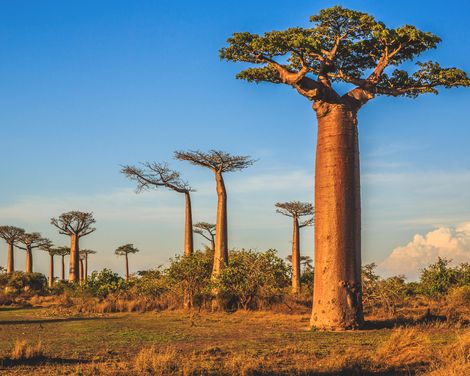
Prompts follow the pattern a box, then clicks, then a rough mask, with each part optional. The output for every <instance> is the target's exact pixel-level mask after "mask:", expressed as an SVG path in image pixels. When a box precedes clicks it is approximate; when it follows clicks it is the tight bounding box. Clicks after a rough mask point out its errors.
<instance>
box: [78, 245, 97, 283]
mask: <svg viewBox="0 0 470 376" xmlns="http://www.w3.org/2000/svg"><path fill="white" fill-rule="evenodd" d="M95 254H96V251H93V250H92V249H82V250H80V256H83V260H84V263H85V265H84V267H83V280H84V281H85V282H86V280H87V279H88V256H89V255H95Z"/></svg>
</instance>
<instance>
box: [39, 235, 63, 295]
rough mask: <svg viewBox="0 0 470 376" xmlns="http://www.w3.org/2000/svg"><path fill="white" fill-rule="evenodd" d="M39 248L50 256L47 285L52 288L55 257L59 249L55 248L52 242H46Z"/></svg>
mask: <svg viewBox="0 0 470 376" xmlns="http://www.w3.org/2000/svg"><path fill="white" fill-rule="evenodd" d="M39 248H40V249H41V250H42V251H45V252H47V253H48V254H49V276H48V278H47V284H48V286H49V288H51V287H52V285H53V284H54V256H55V255H57V254H58V251H57V250H58V248H54V247H53V244H52V242H51V241H50V240H47V241H46V242H44V243H43V244H42V245H41V246H40V247H39Z"/></svg>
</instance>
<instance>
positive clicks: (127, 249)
mask: <svg viewBox="0 0 470 376" xmlns="http://www.w3.org/2000/svg"><path fill="white" fill-rule="evenodd" d="M137 252H140V251H139V250H138V249H137V248H135V247H134V244H124V245H121V246H120V247H118V248H117V249H116V250H115V251H114V253H115V254H116V255H117V256H124V258H125V261H126V282H129V254H134V253H137Z"/></svg>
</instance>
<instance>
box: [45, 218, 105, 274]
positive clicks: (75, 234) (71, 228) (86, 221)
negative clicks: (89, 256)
mask: <svg viewBox="0 0 470 376" xmlns="http://www.w3.org/2000/svg"><path fill="white" fill-rule="evenodd" d="M95 222H96V221H95V219H94V218H93V213H86V212H80V211H70V212H67V213H63V214H61V215H60V216H59V218H52V219H51V224H52V225H53V226H55V227H57V228H58V229H59V233H60V234H62V235H67V236H70V265H69V281H70V282H74V283H75V282H78V281H79V280H80V274H79V268H80V247H79V240H80V238H82V237H84V236H86V235H89V234H91V233H92V232H94V231H95V230H96V228H95V227H92V225H93V224H94V223H95Z"/></svg>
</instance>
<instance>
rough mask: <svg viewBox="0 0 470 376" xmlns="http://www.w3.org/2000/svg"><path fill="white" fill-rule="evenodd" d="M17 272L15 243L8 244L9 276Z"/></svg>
mask: <svg viewBox="0 0 470 376" xmlns="http://www.w3.org/2000/svg"><path fill="white" fill-rule="evenodd" d="M14 271H15V251H14V245H13V243H8V261H7V274H11V273H13V272H14Z"/></svg>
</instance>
